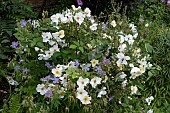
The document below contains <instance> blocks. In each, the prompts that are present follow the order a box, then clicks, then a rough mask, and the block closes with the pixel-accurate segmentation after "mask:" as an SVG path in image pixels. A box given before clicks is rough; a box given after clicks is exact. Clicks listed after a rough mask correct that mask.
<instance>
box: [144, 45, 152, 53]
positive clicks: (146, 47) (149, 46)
mask: <svg viewBox="0 0 170 113" xmlns="http://www.w3.org/2000/svg"><path fill="white" fill-rule="evenodd" d="M145 49H146V51H147V52H148V53H152V51H153V47H152V46H151V45H150V44H149V43H146V44H145Z"/></svg>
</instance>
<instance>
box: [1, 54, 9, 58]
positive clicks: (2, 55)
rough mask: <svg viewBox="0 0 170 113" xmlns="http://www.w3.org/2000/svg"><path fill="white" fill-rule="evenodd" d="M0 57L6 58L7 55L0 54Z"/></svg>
mask: <svg viewBox="0 0 170 113" xmlns="http://www.w3.org/2000/svg"><path fill="white" fill-rule="evenodd" d="M0 59H8V57H7V56H6V55H4V54H0Z"/></svg>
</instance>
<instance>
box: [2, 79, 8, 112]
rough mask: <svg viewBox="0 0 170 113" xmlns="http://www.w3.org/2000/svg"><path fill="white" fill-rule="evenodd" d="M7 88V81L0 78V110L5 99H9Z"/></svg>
mask: <svg viewBox="0 0 170 113" xmlns="http://www.w3.org/2000/svg"><path fill="white" fill-rule="evenodd" d="M9 88H10V87H9V83H8V81H7V80H6V79H5V78H4V77H1V76H0V109H2V107H3V103H4V101H5V99H7V98H8V97H9V91H10V89H9Z"/></svg>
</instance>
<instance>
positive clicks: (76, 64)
mask: <svg viewBox="0 0 170 113" xmlns="http://www.w3.org/2000/svg"><path fill="white" fill-rule="evenodd" d="M74 65H75V68H78V66H79V65H80V63H79V61H78V60H76V62H75V63H74Z"/></svg>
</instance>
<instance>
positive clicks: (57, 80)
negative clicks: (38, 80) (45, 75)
mask: <svg viewBox="0 0 170 113" xmlns="http://www.w3.org/2000/svg"><path fill="white" fill-rule="evenodd" d="M49 80H52V81H53V83H54V84H56V83H57V82H59V78H56V76H54V77H53V78H49Z"/></svg>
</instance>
